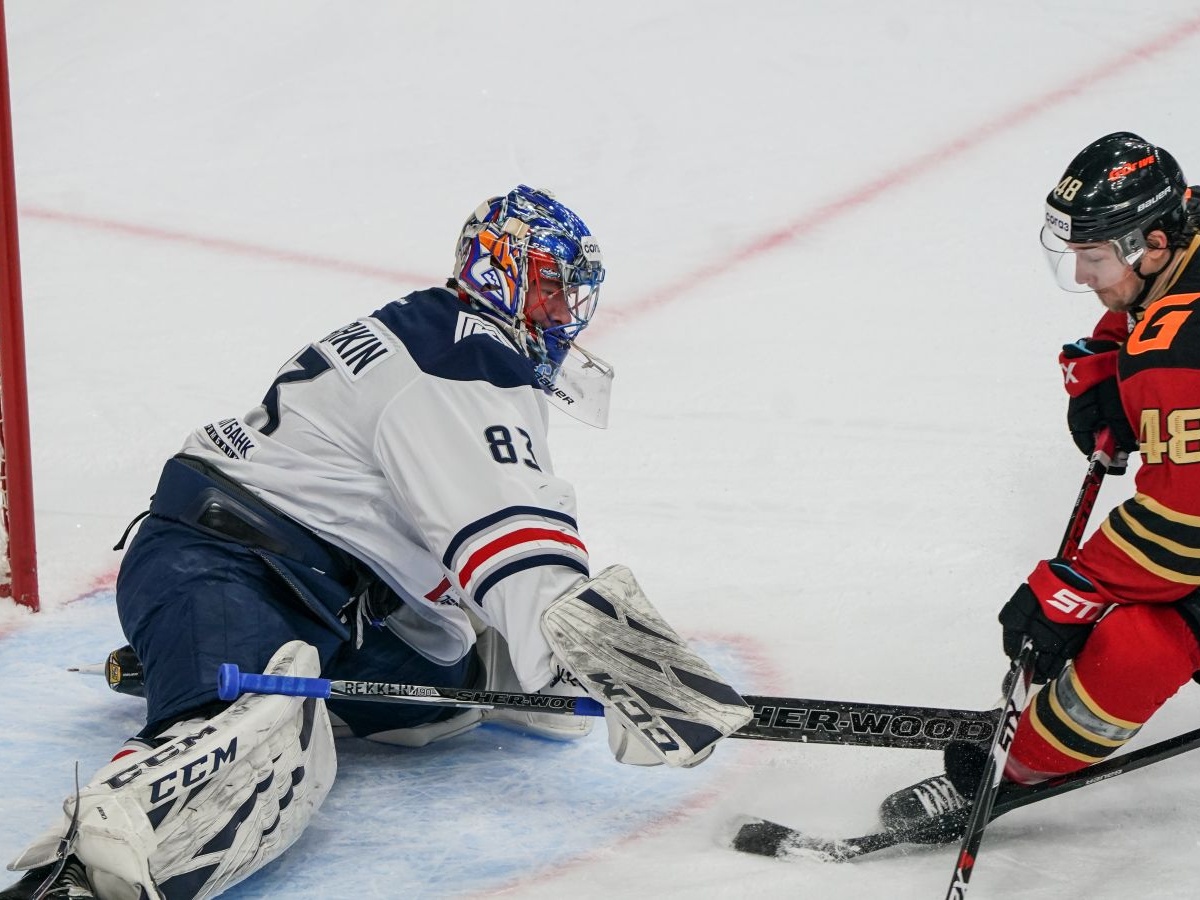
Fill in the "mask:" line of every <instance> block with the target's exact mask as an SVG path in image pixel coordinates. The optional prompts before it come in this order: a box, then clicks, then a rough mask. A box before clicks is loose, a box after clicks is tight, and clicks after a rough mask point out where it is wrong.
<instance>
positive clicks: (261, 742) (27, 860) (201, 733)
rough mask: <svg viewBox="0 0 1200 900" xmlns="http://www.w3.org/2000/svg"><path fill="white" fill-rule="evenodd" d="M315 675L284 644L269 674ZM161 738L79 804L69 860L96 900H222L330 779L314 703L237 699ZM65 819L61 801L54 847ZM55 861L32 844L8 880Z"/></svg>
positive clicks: (300, 653)
mask: <svg viewBox="0 0 1200 900" xmlns="http://www.w3.org/2000/svg"><path fill="white" fill-rule="evenodd" d="M319 668H320V666H319V662H318V659H317V653H316V651H315V650H314V649H313V648H312V647H311V646H309V645H308V644H305V643H302V642H300V641H292V642H290V643H288V644H285V645H284V646H283V647H281V648H280V649H279V651H278V652H277V653H276V654H275V656H274V657H272V659H271V662H270V663H269V664H268V666H267V673H268V674H273V675H305V676H316V675H319V674H320V671H319ZM163 737H166V738H168V740H167V742H166V743H164V744H161V745H160V746H158V747H156V748H153V749H145V750H141V751H138V752H136V753H133V754H128V755H126V756H122V757H121V758H119V759H116V760H114V761H113V762H111V763H109V764H108V765H106V766H105V767H104V768H102V769H101V770H100V771H99V772H97V773H96V775H95V777H94V778H93V779H92V781H91V782H90V783H89V784H88V785H87V786H86V787H84V788H82V789H81V791H80V793H79V823H78V832H77V834H76V836H75V839H74V842H73V846H72V847H71V850H70V852H72V853H74V854H75V855H76V856H77V857H78V858H79V859H80V861H81V862H83V863H84V865H85V866H86V867H87V870H88V875H89V878H90V879H91V880H92V884H93V886H94V887H95V888H96V890H97V895H98V896H99V897H101V898H103V900H125V898H127V897H137V896H138V892H139V889H140V890H144V891H145V896H147V897H150V898H153V900H162V898H163V896H164V893H163V891H164V889H167V888H170V889H172V891H173V892H174V893H176V895H178V894H180V893H182V894H185V895H186V896H191V897H193V898H195V900H204V898H208V897H213V896H215V895H217V894H219V893H221V892H222V891H224V890H226V889H227V888H229V887H230V886H231V885H233V884H236V883H237V882H239V881H241V880H242V879H244V878H246V877H247V876H248V875H250V874H252V873H253V872H255V871H257V870H258V869H260V868H262V867H263V866H265V865H266V864H267V863H269V862H271V861H272V860H274V859H275V858H276V857H278V856H279V855H280V854H281V853H283V851H284V850H286V849H287V848H288V847H290V846H291V845H292V843H293V842H295V840H296V839H297V838H298V837H299V836H300V834H301V832H303V831H304V829H305V827H307V825H308V823H309V821H310V820H311V819H312V817H313V815H314V814H315V812H316V811H317V809H318V808H319V807H320V805H321V803H322V802H323V801H324V799H325V795H326V794H327V793H328V792H329V788H330V787H331V786H332V784H333V780H334V777H335V776H336V774H337V759H336V754H335V752H334V747H333V736H332V734H331V732H330V727H329V719H328V716H327V715H326V712H325V704H324V701H321V700H316V699H312V698H309V699H304V698H299V697H283V696H277V695H269V694H245V695H243V696H242V697H241V698H240V699H239V700H238V701H237V702H236V703H234V704H233V705H232V706H230V707H229V708H228V709H227V710H225V711H224V712H222V713H221V714H220V715H218V716H215V717H214V718H212V719H208V720H191V721H187V722H180V723H178V724H177V725H174V726H172V727H171V728H170V729H168V730H167V732H166V733H165V734H164V735H163ZM74 809H75V797H74V796H71V797H69V798H67V800H66V802H65V804H64V815H63V819H62V821H61V824H60V825H59V826H58V828H57V834H58V835H60V836H61V835H63V834H66V833H67V828H68V825H69V823H70V820H71V814H72V813H73V812H74ZM47 853H48V854H49V855H47ZM53 859H54V848H52V847H51V846H50V844H49V843H48V842H47V841H46V840H44V839H39V840H38V841H35V842H34V844H33V845H31V846H30V847H29V849H27V850H26V851H25V852H24V853H22V854H21V856H20V857H18V858H17V859H16V860H15V861H14V862H13V863H12V864H11V865H10V866H9V868H10V869H25V868H32V867H34V866H38V865H44V864H45V863H46V862H49V861H52V860H53ZM168 882H173V884H171V885H168Z"/></svg>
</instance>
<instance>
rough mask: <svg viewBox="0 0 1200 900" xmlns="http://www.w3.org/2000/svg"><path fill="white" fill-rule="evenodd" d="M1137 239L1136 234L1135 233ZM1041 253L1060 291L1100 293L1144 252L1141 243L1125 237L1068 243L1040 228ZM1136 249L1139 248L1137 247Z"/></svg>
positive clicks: (1123, 274)
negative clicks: (1043, 253) (1044, 256)
mask: <svg viewBox="0 0 1200 900" xmlns="http://www.w3.org/2000/svg"><path fill="white" fill-rule="evenodd" d="M1137 236H1138V237H1140V232H1138V233H1137ZM1041 243H1042V250H1043V251H1044V252H1045V254H1046V261H1047V262H1048V263H1049V264H1050V269H1051V271H1052V272H1054V278H1055V280H1056V281H1057V282H1058V286H1059V287H1060V288H1062V289H1063V290H1064V291H1072V292H1074V293H1086V292H1087V291H1103V290H1105V289H1107V288H1110V287H1113V286H1114V285H1116V284H1117V283H1118V282H1120V281H1121V280H1122V279H1123V278H1125V277H1126V276H1127V275H1128V274H1129V272H1130V270H1131V269H1132V267H1133V266H1134V265H1135V264H1136V263H1137V261H1138V260H1139V259H1141V257H1142V253H1144V252H1145V242H1144V240H1143V241H1138V240H1135V239H1134V235H1127V236H1126V237H1125V238H1122V239H1121V240H1115V241H1098V242H1092V243H1069V242H1067V241H1064V240H1063V239H1062V238H1060V237H1059V236H1058V235H1057V234H1055V233H1054V232H1053V231H1051V229H1050V227H1049V226H1048V225H1047V226H1043V227H1042V235H1041ZM1139 245H1140V246H1139Z"/></svg>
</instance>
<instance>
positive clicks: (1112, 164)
mask: <svg viewBox="0 0 1200 900" xmlns="http://www.w3.org/2000/svg"><path fill="white" fill-rule="evenodd" d="M1187 188H1188V185H1187V181H1186V179H1184V177H1183V172H1182V171H1181V170H1180V168H1179V163H1177V162H1176V161H1175V158H1174V157H1173V156H1171V154H1170V153H1168V152H1167V151H1166V150H1163V149H1162V148H1161V147H1155V146H1154V145H1153V144H1151V143H1149V142H1148V141H1146V140H1144V139H1143V138H1141V137H1138V136H1137V135H1136V134H1133V133H1131V132H1128V131H1118V132H1116V133H1114V134H1110V135H1106V136H1105V137H1102V138H1100V140H1098V141H1096V142H1095V143H1092V144H1089V145H1088V146H1087V147H1085V148H1084V149H1083V150H1082V151H1081V152H1080V153H1079V155H1078V156H1076V157H1075V158H1074V159H1073V160H1071V164H1070V165H1068V166H1067V170H1066V171H1065V172H1064V173H1063V176H1062V178H1060V179H1059V181H1058V185H1057V186H1056V187H1055V188H1054V190H1052V191H1051V192H1050V193H1049V194H1048V195H1047V197H1046V224H1047V225H1048V226H1049V227H1050V228H1051V230H1053V231H1054V233H1055V234H1057V235H1058V236H1059V237H1061V238H1062V239H1063V240H1066V241H1070V242H1072V243H1091V242H1098V241H1111V240H1119V239H1121V238H1122V237H1124V236H1125V235H1127V234H1128V233H1129V232H1131V231H1133V230H1135V229H1137V230H1140V231H1142V233H1143V235H1144V234H1145V232H1147V231H1151V230H1153V229H1155V228H1161V229H1162V230H1163V231H1164V232H1166V234H1167V235H1168V237H1173V236H1174V235H1175V234H1177V233H1178V232H1179V231H1181V230H1182V228H1183V224H1184V221H1185V219H1186V216H1185V213H1184V196H1185V194H1186V193H1187Z"/></svg>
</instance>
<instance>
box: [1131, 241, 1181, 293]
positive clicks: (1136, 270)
mask: <svg viewBox="0 0 1200 900" xmlns="http://www.w3.org/2000/svg"><path fill="white" fill-rule="evenodd" d="M1149 249H1151V250H1159V249H1163V248H1160V247H1151V248H1149ZM1174 256H1175V253H1174V251H1172V252H1171V255H1170V256H1168V257H1167V262H1166V264H1165V265H1163V266H1162V267H1161V268H1159V269H1158V271H1156V272H1149V273H1147V272H1143V271H1142V263H1143V262H1145V260H1146V254H1144V253H1143V254H1142V256H1141V257H1140V258H1139V259H1138V261H1137V262H1136V263H1134V264H1133V265H1132V266H1130V269H1132V270H1133V274H1134V275H1136V276H1137V277H1138V278H1140V279H1141V280H1142V289H1141V290H1140V291H1138V295H1137V297H1135V298H1134V301H1133V306H1134V307H1137V308H1142V307H1143V305H1144V304H1145V302H1146V298H1147V297H1149V296H1150V289H1151V287H1152V286H1153V285H1154V281H1155V279H1157V278H1158V276H1159V275H1161V274H1162V273H1163V272H1164V271H1165V270H1166V269H1167V268H1169V267H1170V265H1171V259H1172V258H1173V257H1174Z"/></svg>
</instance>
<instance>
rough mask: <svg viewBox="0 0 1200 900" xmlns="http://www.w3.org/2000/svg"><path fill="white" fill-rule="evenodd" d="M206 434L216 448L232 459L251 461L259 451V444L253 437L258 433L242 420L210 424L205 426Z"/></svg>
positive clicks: (228, 420)
mask: <svg viewBox="0 0 1200 900" xmlns="http://www.w3.org/2000/svg"><path fill="white" fill-rule="evenodd" d="M204 433H205V434H206V435H208V439H209V440H210V441H212V442H213V444H214V445H215V446H216V448H217V449H218V450H220V451H221V452H222V453H224V454H225V455H226V456H228V457H229V458H230V459H250V458H251V457H252V456H254V451H256V450H257V449H258V444H256V443H255V441H254V438H252V437H251V435H252V434H253V435H256V434H257V432H255V431H254V430H253V429H252V428H250V427H249V426H247V425H245V424H244V423H243V422H242V421H241V420H240V419H222V420H221V421H220V422H209V423H208V424H207V425H205V426H204Z"/></svg>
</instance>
